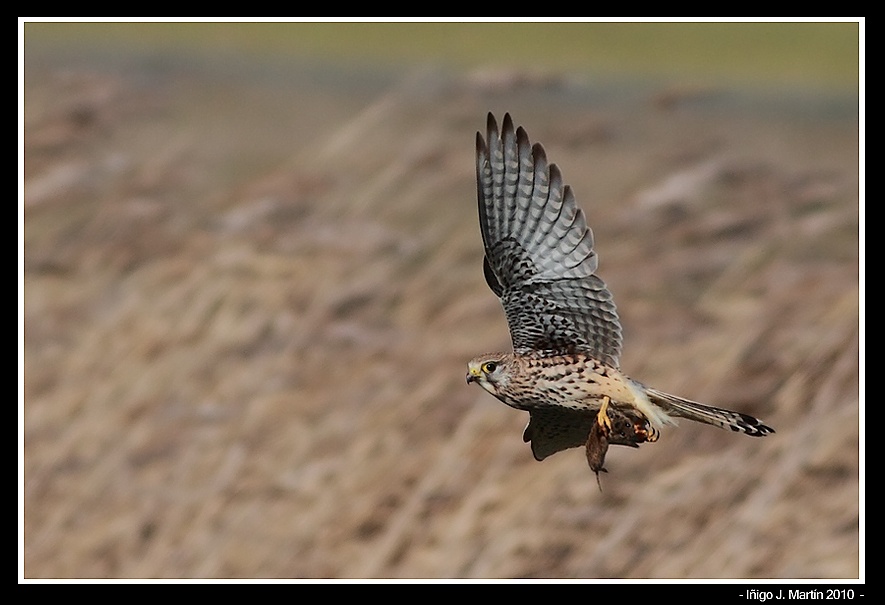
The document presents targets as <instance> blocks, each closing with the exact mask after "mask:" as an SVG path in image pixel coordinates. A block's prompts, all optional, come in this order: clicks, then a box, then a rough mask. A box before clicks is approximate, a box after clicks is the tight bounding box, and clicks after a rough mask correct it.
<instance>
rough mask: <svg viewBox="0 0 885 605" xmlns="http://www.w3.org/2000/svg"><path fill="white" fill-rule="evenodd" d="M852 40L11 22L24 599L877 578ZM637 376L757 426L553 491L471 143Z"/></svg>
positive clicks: (568, 462) (695, 429)
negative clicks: (574, 247)
mask: <svg viewBox="0 0 885 605" xmlns="http://www.w3.org/2000/svg"><path fill="white" fill-rule="evenodd" d="M858 30H859V27H858V24H857V23H774V24H771V23H768V24H766V23H689V24H675V23H673V24H666V23H656V24H655V23H617V24H614V23H612V24H606V23H567V24H563V23H559V24H555V23H544V24H538V23H520V24H490V23H482V24H480V23H469V24H464V23H449V24H444V23H434V24H408V23H401V24H367V23H337V24H307V23H299V24H293V23H271V24H236V23H227V24H194V23H191V24H176V23H132V24H90V23H33V22H31V23H26V24H25V26H24V53H25V54H24V57H25V60H24V67H25V72H24V160H25V163H24V168H25V170H24V184H25V190H24V193H25V195H24V250H23V256H24V259H23V260H24V359H23V366H24V511H25V514H24V577H25V578H34V579H38V578H429V579H442V578H492V579H494V578H591V579H592V578H652V579H665V578H677V579H681V578H685V579H694V578H775V579H778V578H798V579H804V578H821V579H850V578H858V577H859V576H860V575H861V574H862V572H863V566H862V547H861V546H862V538H861V536H862V535H863V533H862V516H861V510H860V508H859V507H860V504H859V503H860V497H859V489H860V481H859V476H860V472H861V465H860V460H859V449H860V431H859V425H860V422H861V414H860V405H859V404H860V398H859V385H860V381H859V368H860V362H859V343H860V331H859V298H860V295H859V279H858V276H859V270H860V265H859V224H860V221H859V174H858V172H859V162H858V144H859V118H858V101H859V91H858ZM490 110H491V111H494V112H495V113H496V114H497V115H499V116H501V115H503V113H504V112H505V111H509V112H511V114H512V115H513V117H514V120H515V122H516V123H517V124H522V125H523V126H525V127H526V129H527V131H528V133H529V136H530V137H531V138H532V140H533V141H540V142H542V143H543V144H544V145H545V147H546V149H547V153H548V157H549V158H550V159H551V161H553V162H556V163H558V164H559V166H560V167H561V168H562V170H563V174H564V178H565V181H566V182H567V183H570V184H571V185H572V186H573V188H574V189H575V192H576V196H577V199H578V202H579V204H580V205H581V206H582V207H583V209H584V211H585V212H586V214H587V216H588V221H589V222H590V224H591V226H592V227H593V229H594V232H595V235H596V243H597V248H598V251H599V255H600V275H601V276H602V277H603V278H604V279H605V280H606V281H607V283H608V284H609V287H610V288H611V290H612V291H613V292H614V295H615V300H616V302H617V304H618V308H619V311H620V314H621V318H622V321H623V323H624V326H625V353H624V355H623V358H622V360H621V361H622V367H623V368H624V370H625V371H626V372H627V373H628V374H630V375H632V376H634V377H635V378H638V379H640V380H642V381H643V382H646V383H648V384H651V385H654V386H656V387H658V388H660V389H663V390H666V391H670V392H674V393H678V394H680V395H684V396H687V397H690V398H693V399H697V400H700V401H706V402H710V403H714V404H719V405H722V406H725V407H730V408H735V409H740V410H742V411H745V412H748V413H751V414H754V415H757V416H759V417H761V418H763V419H764V420H765V421H766V422H768V423H769V424H771V425H772V426H774V427H775V428H776V429H777V434H776V435H774V436H771V437H768V438H766V439H749V438H745V437H743V436H739V435H733V434H730V433H726V432H724V431H720V430H718V429H714V428H712V427H705V426H699V425H693V424H692V425H689V424H687V423H684V422H683V424H682V426H680V427H679V428H678V429H675V430H669V431H667V432H666V433H665V434H664V436H663V438H662V439H661V440H660V441H659V442H658V443H655V444H647V445H644V446H643V447H642V448H640V449H639V450H630V449H627V448H614V449H612V450H611V451H610V452H609V456H608V460H607V467H608V469H609V471H610V472H609V474H607V475H604V476H603V477H602V487H603V490H602V491H601V492H600V491H599V488H598V487H597V485H596V479H595V477H594V476H593V474H592V472H590V470H589V469H588V468H587V464H586V461H585V459H584V455H583V452H582V451H581V450H578V449H576V450H570V451H567V452H563V453H560V454H557V455H556V456H553V457H552V458H550V459H548V460H546V461H544V462H543V463H538V462H536V461H535V460H534V459H533V458H532V455H531V452H530V450H529V447H528V446H527V445H525V444H524V443H523V442H522V439H521V434H522V428H523V426H524V424H525V421H526V420H527V417H526V415H525V414H524V413H522V412H518V411H515V410H512V409H509V408H507V407H506V406H504V405H502V404H500V403H499V402H497V401H496V400H494V399H493V398H492V397H491V396H489V395H488V394H486V393H484V392H482V391H481V390H480V389H478V388H470V387H468V386H467V385H465V384H464V374H465V371H466V370H465V364H466V362H467V360H468V359H470V358H471V357H473V356H474V355H476V354H479V353H483V352H486V351H490V350H499V349H506V348H507V347H508V346H509V337H508V334H507V328H506V323H505V321H504V316H503V313H502V312H501V309H500V306H499V303H498V301H497V299H496V298H495V297H494V295H493V294H492V293H491V291H489V290H488V288H487V287H486V285H485V283H484V281H483V277H482V270H481V259H482V250H481V242H480V236H479V231H478V225H477V217H476V210H475V195H476V193H475V176H474V157H473V155H474V136H475V132H476V131H477V130H480V129H483V128H484V124H485V115H486V113H487V112H488V111H490Z"/></svg>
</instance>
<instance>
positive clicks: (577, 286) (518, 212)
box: [467, 114, 774, 474]
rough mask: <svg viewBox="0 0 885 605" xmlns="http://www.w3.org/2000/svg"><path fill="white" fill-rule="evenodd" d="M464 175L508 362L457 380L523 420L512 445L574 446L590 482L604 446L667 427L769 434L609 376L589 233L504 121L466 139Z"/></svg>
mask: <svg viewBox="0 0 885 605" xmlns="http://www.w3.org/2000/svg"><path fill="white" fill-rule="evenodd" d="M476 177H477V198H478V203H479V223H480V231H481V234H482V241H483V247H484V249H485V257H484V259H483V273H484V275H485V278H486V282H487V283H488V285H489V287H490V288H491V290H492V291H493V292H494V293H495V294H496V295H497V296H498V297H499V298H500V300H501V304H502V306H503V308H504V313H505V315H506V317H507V323H508V326H509V328H510V336H511V340H512V343H513V353H490V354H487V355H483V356H480V357H477V358H475V359H473V360H472V361H471V362H470V363H469V364H468V369H469V371H468V374H467V381H468V382H476V383H478V384H479V385H480V386H482V387H483V388H484V389H485V390H487V391H488V392H489V393H491V394H492V395H494V396H495V397H497V398H498V399H499V400H501V401H502V402H504V403H506V404H507V405H509V406H511V407H514V408H517V409H521V410H526V411H528V412H529V415H530V420H529V423H528V426H526V429H525V432H524V434H523V439H524V440H525V441H526V442H530V443H531V447H532V453H533V454H534V456H535V458H536V459H538V460H543V459H544V458H546V457H547V456H550V455H552V454H554V453H556V452H559V451H562V450H564V449H568V448H572V447H580V446H584V447H585V449H586V454H587V461H588V463H589V464H590V467H591V469H593V470H594V471H595V472H596V473H597V474H598V473H599V471H602V470H605V469H604V468H603V463H604V461H605V455H606V452H607V450H608V447H609V445H625V446H630V447H639V445H640V444H642V443H646V442H653V441H656V440H657V438H658V435H659V429H660V428H661V427H663V426H664V425H668V424H671V425H672V424H676V422H675V420H674V418H687V419H689V420H693V421H696V422H701V423H705V424H710V425H713V426H719V427H721V428H727V429H730V430H732V431H736V432H743V433H745V434H747V435H752V436H763V435H767V434H769V433H773V432H774V430H773V429H772V428H770V427H768V426H766V425H765V424H763V423H762V422H760V421H759V420H758V419H756V418H754V417H753V416H749V415H747V414H742V413H740V412H734V411H731V410H727V409H724V408H716V407H712V406H708V405H705V404H701V403H698V402H695V401H691V400H688V399H683V398H681V397H677V396H675V395H669V394H667V393H664V392H662V391H658V390H656V389H652V388H650V387H646V386H645V385H643V384H642V383H640V382H638V381H636V380H633V379H631V378H629V377H628V376H626V375H625V374H623V373H622V372H621V371H620V369H619V358H620V354H621V344H622V336H621V324H620V320H619V318H618V314H617V311H616V309H615V305H614V302H613V300H612V296H611V293H610V292H609V290H608V288H607V287H606V285H605V283H604V282H603V281H602V279H600V278H599V277H598V276H597V275H596V269H597V263H598V259H597V256H596V252H595V250H594V241H593V233H592V231H591V230H590V228H589V227H588V226H587V223H586V220H585V217H584V214H583V212H582V211H581V209H580V208H578V206H577V203H576V202H575V198H574V195H573V193H572V191H571V189H570V188H569V187H568V186H567V185H564V184H563V180H562V175H561V174H560V171H559V169H558V168H557V167H556V165H555V164H548V163H547V157H546V154H545V152H544V149H543V147H541V146H540V145H539V144H537V143H536V144H534V145H532V144H531V143H530V142H529V139H528V135H527V134H526V132H525V130H523V129H522V127H519V128H516V129H515V128H514V126H513V122H512V120H511V119H510V115H509V114H506V115H505V116H504V121H503V124H502V128H501V129H500V130H499V129H498V124H497V122H496V121H495V119H494V117H493V116H492V115H491V114H489V116H488V124H487V129H486V137H485V138H483V136H482V135H481V134H480V133H477V138H476Z"/></svg>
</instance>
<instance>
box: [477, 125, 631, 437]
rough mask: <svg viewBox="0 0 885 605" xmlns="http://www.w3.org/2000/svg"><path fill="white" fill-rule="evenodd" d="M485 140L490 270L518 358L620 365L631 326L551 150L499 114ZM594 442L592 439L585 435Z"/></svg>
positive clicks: (483, 224)
mask: <svg viewBox="0 0 885 605" xmlns="http://www.w3.org/2000/svg"><path fill="white" fill-rule="evenodd" d="M486 133H487V140H488V143H487V142H486V140H484V139H483V137H482V135H481V134H480V133H477V135H476V183H477V187H476V188H477V197H478V200H479V223H480V229H481V231H482V241H483V245H484V246H485V259H484V261H483V270H484V272H485V277H486V281H487V282H488V284H489V287H490V288H491V289H492V291H494V292H495V294H497V295H498V296H499V297H500V298H501V304H502V305H503V306H504V312H505V313H506V315H507V323H508V325H509V326H510V337H511V340H512V341H513V350H514V351H515V352H516V353H518V354H525V353H528V352H530V351H540V352H544V353H549V354H559V353H575V352H583V353H588V354H590V355H592V356H594V357H596V358H597V359H599V360H601V361H604V362H605V363H608V364H609V365H611V366H613V367H618V358H619V357H620V354H621V324H620V322H619V321H618V314H617V311H616V310H615V304H614V302H612V296H611V293H610V292H609V291H608V289H607V288H606V287H605V283H604V282H603V281H602V280H601V279H599V278H598V277H597V276H596V275H595V272H596V266H597V257H596V252H595V251H594V250H593V232H592V231H591V230H590V228H589V227H587V222H586V220H585V219H584V213H583V212H582V211H581V210H580V208H578V206H577V204H576V203H575V198H574V195H573V194H572V191H571V188H570V187H569V186H568V185H563V183H562V175H561V174H560V172H559V168H557V166H556V164H549V165H548V164H547V156H546V154H545V153H544V148H543V147H541V145H539V144H537V143H536V144H535V145H534V146H532V144H531V143H530V142H529V138H528V135H527V134H526V132H525V130H523V128H522V127H521V126H520V127H519V128H518V129H516V130H515V131H514V128H513V121H512V120H511V118H510V114H505V116H504V122H503V124H502V129H501V133H500V134H499V131H498V124H497V122H495V118H494V117H493V116H492V114H489V118H488V127H487V131H486ZM585 438H586V434H585Z"/></svg>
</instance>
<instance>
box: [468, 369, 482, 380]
mask: <svg viewBox="0 0 885 605" xmlns="http://www.w3.org/2000/svg"><path fill="white" fill-rule="evenodd" d="M481 374H482V370H480V369H479V368H475V367H472V366H471V367H470V368H468V371H467V384H470V383H471V382H478V381H479V377H480V375H481Z"/></svg>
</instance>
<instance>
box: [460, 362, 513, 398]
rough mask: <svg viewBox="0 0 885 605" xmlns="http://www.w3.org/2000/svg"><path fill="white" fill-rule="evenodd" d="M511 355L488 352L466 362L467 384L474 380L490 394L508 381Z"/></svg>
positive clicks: (495, 393) (493, 393) (504, 385)
mask: <svg viewBox="0 0 885 605" xmlns="http://www.w3.org/2000/svg"><path fill="white" fill-rule="evenodd" d="M512 364H513V355H510V354H506V353H489V354H487V355H481V356H480V357H476V358H474V359H471V360H470V362H469V363H468V364H467V384H470V383H471V382H475V383H477V384H479V386H481V387H482V388H484V389H485V390H486V391H488V392H489V393H491V394H492V395H497V394H498V389H500V388H503V387H506V386H507V383H508V382H510V373H511V370H512Z"/></svg>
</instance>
